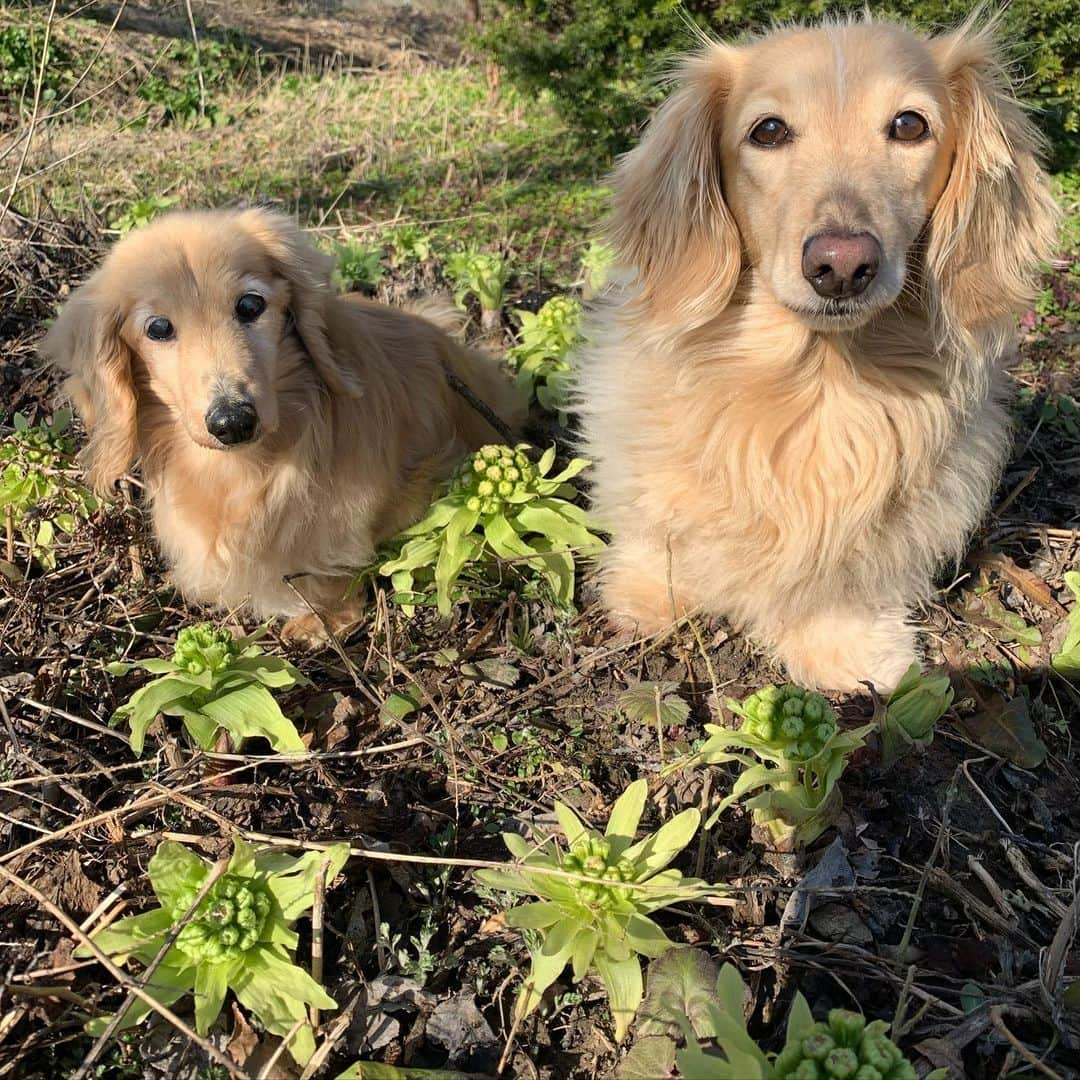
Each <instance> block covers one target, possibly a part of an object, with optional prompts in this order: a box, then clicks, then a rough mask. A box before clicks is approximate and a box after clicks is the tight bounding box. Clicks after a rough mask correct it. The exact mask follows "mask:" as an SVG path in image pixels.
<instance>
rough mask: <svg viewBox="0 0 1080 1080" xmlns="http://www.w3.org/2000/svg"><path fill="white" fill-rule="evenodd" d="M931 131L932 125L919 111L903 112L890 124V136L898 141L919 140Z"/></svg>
mask: <svg viewBox="0 0 1080 1080" xmlns="http://www.w3.org/2000/svg"><path fill="white" fill-rule="evenodd" d="M929 133H930V125H929V124H928V123H927V122H926V121H925V120H924V119H923V118H922V117H921V116H920V115H919V114H918V113H917V112H902V113H898V114H897V115H896V116H895V117H893V122H892V123H891V124H890V125H889V138H890V139H896V140H897V141H898V142H918V141H919V139H921V138H923V137H924V136H926V135H928V134H929Z"/></svg>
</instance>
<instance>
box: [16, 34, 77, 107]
mask: <svg viewBox="0 0 1080 1080" xmlns="http://www.w3.org/2000/svg"><path fill="white" fill-rule="evenodd" d="M44 47H45V29H44V27H43V26H41V25H40V24H38V23H28V24H26V25H21V26H20V25H13V26H5V27H3V28H2V29H0V99H2V98H11V99H20V100H22V101H23V103H24V107H25V106H26V105H28V104H29V100H30V99H32V98H33V95H34V86H35V84H36V83H37V78H38V71H39V70H40V69H41V62H42V49H43V48H44ZM72 62H73V58H72V56H71V54H70V53H69V52H68V50H67V49H65V48H64V46H63V45H61V44H60V43H59V42H58V41H56V39H55V38H53V39H52V40H50V41H49V44H48V52H47V53H46V54H45V67H44V72H43V74H42V81H41V100H42V101H43V102H46V103H47V102H50V101H54V100H55V99H56V96H57V94H58V93H59V92H60V90H61V88H62V86H63V85H64V84H65V83H67V82H70V81H71V78H72V70H71V68H72Z"/></svg>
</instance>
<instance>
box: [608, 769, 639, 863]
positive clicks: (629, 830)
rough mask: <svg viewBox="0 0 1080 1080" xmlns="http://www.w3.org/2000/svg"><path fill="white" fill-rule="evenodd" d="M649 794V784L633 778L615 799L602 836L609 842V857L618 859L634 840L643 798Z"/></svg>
mask: <svg viewBox="0 0 1080 1080" xmlns="http://www.w3.org/2000/svg"><path fill="white" fill-rule="evenodd" d="M648 795H649V785H648V783H647V782H646V781H645V780H644V779H641V780H635V781H634V782H633V783H632V784H630V786H629V787H627V789H626V790H625V791H624V792H623V793H622V794H621V795H620V796H619V797H618V799H616V800H615V805H614V806H613V807H612V808H611V817H609V818H608V824H607V829H606V830H605V832H604V836H605V837H606V838H607V840H608V841H609V843H610V844H611V856H610V857H611V859H613V860H615V859H618V858H619V857H620V856H621V855H622V854H623V853H624V852H625V851H626V849H627V848H629V847H630V845H631V844H632V843H633V842H634V834H635V833H636V832H637V827H638V823H639V822H640V821H641V815H642V814H643V813H644V812H645V800H646V798H648Z"/></svg>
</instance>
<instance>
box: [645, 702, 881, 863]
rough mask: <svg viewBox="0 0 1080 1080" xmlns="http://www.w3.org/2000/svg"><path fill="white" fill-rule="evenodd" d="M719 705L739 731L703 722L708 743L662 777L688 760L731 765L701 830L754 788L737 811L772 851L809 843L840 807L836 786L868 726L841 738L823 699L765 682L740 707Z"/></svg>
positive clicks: (829, 707)
mask: <svg viewBox="0 0 1080 1080" xmlns="http://www.w3.org/2000/svg"><path fill="white" fill-rule="evenodd" d="M726 704H727V706H728V708H729V709H731V711H732V712H734V713H735V714H736V715H737V716H740V717H741V718H742V721H743V722H742V726H741V727H740V728H739V730H738V731H732V730H730V729H728V728H723V727H719V726H718V725H716V724H706V725H705V730H706V731H707V732H709V734H710V738H709V739H707V740H706V741H705V743H704V744H703V745H702V746H701V747H700V748H699V749H698V750H697V751H696V752H695V753H694V754H692V755H691V756H690V757H689V758H687V759H684V760H683V761H681V762H676V763H674V764H673V765H672V766H670V767H669V768H668V769H667V770H666V771H668V772H670V771H673V770H674V769H677V768H681V767H683V766H684V765H686V764H692V763H696V762H701V763H703V764H707V765H718V764H721V763H722V762H728V761H730V762H734V763H735V764H737V765H739V766H741V768H742V771H741V772H740V774H739V776H738V778H737V779H736V781H735V783H734V785H733V786H732V789H731V794H730V795H728V797H727V798H725V799H724V800H723V801H722V802H721V803H720V805H719V807H718V808H717V810H716V812H715V813H714V814H713V815H712V817H711V818H710V819H709V821H708V822H706V827H707V828H711V827H712V825H713V824H714V823H715V821H716V819H717V817H719V815H720V814H721V813H723V811H724V810H726V809H727V808H728V807H729V806H731V805H732V804H733V803H735V802H737V801H739V800H740V799H742V798H743V797H744V796H745V795H747V794H748V793H749V792H752V791H757V790H761V794H759V795H756V796H754V797H753V798H750V799H747V800H746V802H745V805H746V808H747V809H748V810H750V811H751V812H752V813H753V815H754V821H755V822H756V823H757V824H759V825H764V826H767V828H768V830H769V833H770V835H771V836H772V838H773V841H774V842H775V843H776V845H777V847H778V848H780V849H781V850H792V849H794V848H796V847H802V846H804V845H806V844H810V843H812V842H813V841H814V840H816V839H817V837H819V836H820V835H821V834H822V833H823V832H824V831H825V830H826V829H827V828H828V827H829V826H830V825H831V824H832V823H833V821H834V820H835V819H836V815H837V813H838V812H839V810H840V805H841V796H840V788H839V787H838V785H837V781H838V780H839V779H840V777H841V775H842V774H843V772H844V770H845V769H846V768H847V766H848V761H849V759H850V756H851V753H852V751H853V750H855V749H857V748H858V747H860V746H862V745H863V740H864V739H865V737H866V735H867V734H868V733H869V732H870V731H871V730H872V729H873V724H868V725H866V726H865V727H862V728H859V729H858V730H856V731H852V732H848V733H845V732H841V731H840V730H839V729H838V727H837V725H836V713H835V712H834V711H833V709H832V706H830V705H829V703H828V702H827V701H826V700H825V698H823V697H822V696H821V695H820V694H814V693H808V692H807V691H805V690H803V689H802V688H801V687H798V686H791V685H786V686H774V685H772V684H770V685H768V686H765V687H763V688H762V689H761V690H758V691H757V692H756V693H753V694H751V695H750V696H749V697H747V698H746V700H745V701H743V703H742V704H741V705H740V704H739V703H738V702H737V701H734V700H732V699H731V698H728V700H727V702H726ZM733 750H734V751H739V752H736V753H732V751H733Z"/></svg>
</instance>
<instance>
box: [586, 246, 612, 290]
mask: <svg viewBox="0 0 1080 1080" xmlns="http://www.w3.org/2000/svg"><path fill="white" fill-rule="evenodd" d="M614 265H615V249H614V248H613V247H612V246H611V245H610V244H606V243H604V241H603V240H590V241H589V246H588V247H587V248H586V249H585V251H584V253H583V254H582V256H581V276H582V282H583V287H582V290H581V293H582V296H584V297H585V299H586V300H591V299H592V298H593V297H594V296H599V295H600V293H602V292H603V291H604V286H605V285H606V284H607V281H608V275H609V274H610V273H611V268H612V267H613V266H614Z"/></svg>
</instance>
